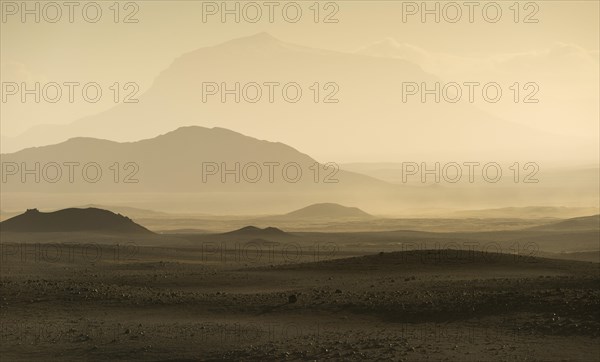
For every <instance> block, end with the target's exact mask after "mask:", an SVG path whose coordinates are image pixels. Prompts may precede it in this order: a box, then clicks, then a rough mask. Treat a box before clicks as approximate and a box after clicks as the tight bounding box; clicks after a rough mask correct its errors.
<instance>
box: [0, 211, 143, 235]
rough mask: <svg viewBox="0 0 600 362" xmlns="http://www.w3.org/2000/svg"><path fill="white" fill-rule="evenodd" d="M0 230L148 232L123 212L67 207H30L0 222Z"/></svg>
mask: <svg viewBox="0 0 600 362" xmlns="http://www.w3.org/2000/svg"><path fill="white" fill-rule="evenodd" d="M0 230H1V231H12V232H81V231H87V232H99V233H109V234H110V233H119V234H120V233H123V234H144V233H148V234H151V233H152V232H151V231H150V230H148V229H146V228H145V227H143V226H141V225H138V224H136V223H134V222H133V221H131V219H129V218H128V217H126V216H123V215H120V214H115V213H112V212H110V211H108V210H102V209H96V208H87V209H77V208H70V209H64V210H59V211H54V212H40V211H38V210H37V209H29V210H27V211H26V212H25V213H23V214H21V215H18V216H15V217H13V218H10V219H8V220H6V221H3V222H2V223H0Z"/></svg>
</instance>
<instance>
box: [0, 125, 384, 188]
mask: <svg viewBox="0 0 600 362" xmlns="http://www.w3.org/2000/svg"><path fill="white" fill-rule="evenodd" d="M1 158H2V162H15V163H17V164H22V163H23V162H24V163H25V164H26V165H29V164H32V165H33V164H35V163H36V162H39V163H40V164H42V165H45V164H49V163H52V162H55V163H58V164H63V163H65V162H79V164H80V166H79V167H78V168H76V169H75V177H76V179H75V182H69V177H68V170H67V169H66V168H63V171H62V172H63V174H62V177H61V178H60V179H59V180H58V181H56V182H47V181H46V180H45V179H43V180H41V182H39V183H36V182H34V181H33V176H30V177H29V178H28V182H21V178H20V177H18V175H16V176H9V177H8V178H7V182H5V183H3V185H2V187H3V192H11V191H28V192H53V193H55V192H67V193H72V192H106V191H123V192H207V191H228V190H234V191H275V190H278V191H282V190H292V191H294V192H299V191H315V190H324V191H326V192H332V191H333V192H336V191H340V190H343V189H346V190H357V188H360V187H373V188H377V189H382V188H384V189H385V187H386V186H390V185H388V184H387V183H385V182H383V181H379V180H376V179H374V178H371V177H368V176H364V175H361V174H357V173H353V172H348V171H342V170H339V171H338V172H337V173H336V174H335V176H334V178H335V179H336V180H337V181H338V182H336V183H326V182H324V181H325V177H326V176H327V175H330V173H331V172H333V170H331V169H327V170H325V168H324V166H321V173H320V179H319V180H318V181H319V182H315V181H314V177H313V176H314V175H313V174H312V171H311V167H313V168H314V167H315V165H316V164H317V161H316V160H314V159H313V158H311V157H310V156H308V155H306V154H304V153H302V152H299V151H298V150H296V149H294V148H292V147H290V146H288V145H285V144H283V143H279V142H270V141H264V140H259V139H256V138H253V137H248V136H245V135H242V134H240V133H237V132H234V131H231V130H227V129H224V128H205V127H199V126H190V127H181V128H178V129H176V130H174V131H171V132H168V133H166V134H163V135H160V136H157V137H154V138H151V139H145V140H141V141H137V142H130V143H119V142H113V141H107V140H99V139H94V138H83V137H79V138H73V139H70V140H68V141H65V142H63V143H60V144H56V145H51V146H43V147H35V148H28V149H25V150H22V151H19V152H16V153H12V154H2V156H1ZM92 161H93V162H95V163H96V164H97V165H98V167H95V168H93V170H91V171H89V172H88V173H89V174H90V175H92V177H95V175H96V173H95V172H96V169H97V168H99V169H100V170H101V172H102V177H101V178H100V179H99V180H98V181H95V182H87V181H86V180H85V179H84V178H83V177H82V168H83V167H84V165H86V164H90V162H92ZM115 163H117V164H118V167H119V168H120V170H119V173H118V175H117V182H115V175H116V173H115V171H114V166H113V165H115ZM266 163H270V164H272V165H273V164H276V165H275V166H272V167H273V172H272V174H273V176H272V180H271V179H270V173H271V172H270V171H269V168H268V166H265V164H266ZM208 164H210V167H211V168H213V169H212V170H210V171H209V168H208V166H206V168H205V166H203V165H208ZM236 165H237V166H236ZM247 165H251V166H250V167H249V168H247ZM286 165H294V168H293V169H292V170H288V171H287V172H286V173H285V174H284V171H283V170H284V167H285V166H286ZM236 167H237V170H236ZM298 168H299V169H300V173H299V174H296V173H295V172H296V170H297V169H298ZM226 170H228V173H226ZM231 170H234V171H231ZM287 175H290V176H289V177H290V178H292V177H294V178H296V176H297V175H300V176H299V177H298V179H294V182H290V181H288V180H289V178H288V179H286V178H285V177H287ZM271 181H272V182H271Z"/></svg>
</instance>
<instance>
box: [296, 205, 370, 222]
mask: <svg viewBox="0 0 600 362" xmlns="http://www.w3.org/2000/svg"><path fill="white" fill-rule="evenodd" d="M284 217H285V218H298V219H311V218H334V219H336V218H367V217H371V215H369V214H367V213H366V212H364V211H362V210H361V209H359V208H357V207H347V206H342V205H340V204H335V203H321V204H313V205H309V206H307V207H304V208H302V209H299V210H296V211H292V212H290V213H288V214H285V215H284Z"/></svg>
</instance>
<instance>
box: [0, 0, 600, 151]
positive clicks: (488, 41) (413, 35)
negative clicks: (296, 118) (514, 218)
mask: <svg viewBox="0 0 600 362" xmlns="http://www.w3.org/2000/svg"><path fill="white" fill-rule="evenodd" d="M1 3H2V9H3V19H2V23H1V36H0V38H1V48H0V49H1V57H0V61H1V63H2V81H31V82H32V81H41V82H49V81H57V82H64V81H80V82H82V83H84V82H90V81H94V82H98V83H102V84H112V83H114V82H122V83H124V82H136V83H138V84H139V85H140V86H141V92H140V94H141V93H143V91H144V90H145V89H147V88H148V87H149V86H150V85H151V83H152V82H153V80H154V79H155V77H156V76H158V74H159V73H160V72H161V71H163V70H164V69H166V68H168V67H169V65H170V64H171V63H172V62H173V61H174V60H175V59H176V58H178V57H180V56H181V55H183V54H185V53H187V52H190V51H193V50H195V49H198V48H202V47H206V46H212V45H216V44H219V43H222V42H225V41H228V40H231V39H235V38H239V37H244V36H248V35H252V34H255V33H258V32H268V33H269V34H271V35H273V36H274V37H276V38H278V39H280V40H282V41H284V42H286V43H294V44H301V45H304V46H307V47H311V48H322V49H330V50H336V51H343V52H355V51H357V50H359V49H364V48H365V47H369V46H370V45H372V44H374V43H377V42H380V41H382V40H384V39H393V42H395V43H397V44H401V45H409V46H411V47H416V48H417V49H418V50H419V51H423V52H424V53H426V54H427V57H428V59H434V60H436V62H437V64H436V65H435V66H434V67H433V69H428V66H430V67H431V64H430V63H426V62H423V64H419V61H422V59H409V60H410V61H414V62H416V63H417V64H418V65H419V66H421V67H422V68H424V69H425V70H426V71H429V72H432V73H434V74H435V75H436V76H439V77H441V78H442V79H443V78H448V77H449V76H450V77H451V76H452V74H454V73H450V75H449V74H448V69H449V67H450V66H451V63H452V61H454V63H457V64H463V65H464V66H463V69H457V70H456V74H457V77H459V76H460V77H463V78H464V77H465V71H466V70H469V69H470V67H471V65H470V64H467V62H463V61H462V59H471V60H473V59H474V61H475V62H476V63H477V62H479V63H481V62H486V61H487V62H490V61H491V62H496V61H498V60H503V59H506V58H510V57H512V56H514V55H515V54H521V55H523V54H524V55H527V56H532V59H537V58H536V57H537V56H539V57H542V58H543V57H545V56H546V55H547V56H548V57H549V58H551V57H552V56H554V54H553V52H556V51H558V52H560V51H563V49H567V50H566V51H569V52H572V53H573V54H574V55H573V57H576V58H577V57H580V58H585V59H583V60H582V59H579V58H577V59H574V60H573V63H568V64H565V67H566V68H564V69H562V71H563V74H562V76H563V77H565V78H567V79H569V80H570V79H575V80H574V81H573V84H569V85H567V86H565V88H564V89H562V88H561V89H553V92H552V94H551V95H549V96H548V97H547V99H548V100H553V101H554V102H556V99H559V98H561V97H562V96H563V94H561V92H563V93H564V97H565V98H577V100H576V101H573V102H574V103H573V104H570V105H569V106H570V107H573V108H578V109H583V111H582V112H587V114H585V115H583V116H582V117H581V118H585V117H588V118H590V117H591V118H592V119H593V117H595V116H596V115H595V114H590V113H589V112H588V111H587V109H592V107H590V103H589V102H588V103H587V104H586V106H584V107H575V106H574V104H576V103H577V102H580V100H579V98H586V97H595V96H596V93H595V92H597V87H596V86H597V84H598V79H597V77H598V75H597V74H598V73H597V70H596V73H591V74H590V77H591V78H589V83H586V84H584V82H585V80H581V81H580V79H579V78H581V79H583V78H585V77H586V75H587V74H589V72H590V71H592V72H593V69H594V68H597V63H598V44H599V41H600V40H599V33H600V31H599V15H598V14H599V2H598V1H536V2H531V3H533V4H535V6H536V7H537V9H538V10H537V13H536V14H535V16H534V18H535V19H538V20H539V21H538V22H537V23H523V22H522V19H524V17H525V16H526V15H527V14H528V13H530V12H531V11H532V10H533V7H531V8H528V9H524V8H520V13H519V19H520V21H519V22H518V23H515V22H514V20H513V16H514V13H513V12H512V11H511V9H510V7H511V6H512V5H513V3H514V2H513V1H497V2H496V3H497V4H500V7H501V9H502V10H503V13H502V16H501V18H500V20H499V21H498V22H497V23H490V22H487V21H485V19H484V18H483V17H482V15H481V10H480V9H481V7H482V6H483V5H485V4H487V3H490V2H481V3H480V5H478V7H477V8H475V13H474V22H473V23H470V22H469V21H468V14H467V13H466V11H467V9H466V8H464V7H462V10H463V14H462V18H461V20H460V21H458V22H457V23H448V22H446V21H444V20H443V19H442V20H441V22H440V23H435V22H434V21H432V17H431V16H430V17H429V18H428V19H429V20H428V21H427V22H426V23H422V22H421V20H420V18H419V15H415V16H411V17H408V18H407V21H406V22H403V16H402V14H403V13H402V11H403V6H406V3H408V2H395V1H335V2H330V3H331V4H333V5H331V4H330V5H327V7H326V4H328V2H321V3H320V5H321V6H320V7H319V8H320V13H319V15H320V19H323V18H324V17H325V16H326V14H328V13H331V12H332V11H337V12H336V14H335V15H334V17H333V19H337V20H338V21H337V23H322V22H320V23H315V22H314V19H313V16H314V12H313V11H312V10H311V6H314V3H315V2H313V1H298V2H297V3H298V4H300V7H301V9H302V10H303V14H302V17H301V18H300V20H299V21H298V22H297V23H290V22H287V21H285V20H284V19H283V17H282V16H281V11H280V10H279V9H281V7H282V6H283V5H284V4H286V2H280V3H278V4H279V5H278V7H277V8H276V9H275V13H274V14H275V15H274V16H275V17H274V22H273V23H270V22H269V21H268V15H267V13H266V12H267V10H266V9H267V8H266V7H264V6H262V5H261V4H263V3H264V2H261V1H258V2H256V3H257V4H259V5H261V8H262V9H263V16H262V18H261V20H259V21H258V22H257V23H255V24H251V23H247V22H245V21H243V20H242V21H241V22H240V23H235V22H233V21H231V17H230V18H229V19H230V20H229V21H227V22H226V23H222V22H221V21H220V19H219V16H218V15H214V16H210V17H208V18H207V22H203V17H202V14H203V6H204V7H205V6H207V5H206V3H208V2H201V1H135V2H132V3H133V4H134V5H130V7H129V8H127V9H125V8H124V4H125V3H126V2H121V4H122V7H121V8H120V13H119V18H120V19H121V20H122V18H123V17H124V16H125V15H126V14H127V13H129V12H130V11H133V10H135V9H137V12H136V14H135V16H134V19H137V20H138V22H137V23H122V22H120V23H115V22H114V20H113V16H114V13H113V12H112V11H111V9H110V8H109V7H110V6H111V5H112V4H113V2H112V1H99V2H98V3H99V4H100V6H101V8H102V10H103V14H102V17H101V18H100V20H99V21H98V22H97V23H89V22H86V21H84V20H83V18H82V16H81V10H80V8H81V6H79V7H78V8H76V10H75V12H74V22H73V23H70V22H69V21H68V16H67V14H66V9H65V8H63V15H62V18H61V20H59V21H58V22H57V23H47V22H45V21H43V20H42V21H41V22H40V23H39V24H38V23H35V22H33V21H32V19H33V17H32V16H29V17H28V18H27V19H28V21H26V22H25V23H22V22H21V20H20V17H19V14H17V15H10V14H6V9H7V8H6V6H7V3H14V2H10V1H1ZM16 3H17V4H20V3H21V2H16ZM27 3H28V4H29V5H28V6H31V7H33V6H34V4H35V3H36V2H35V1H30V2H27ZM220 3H221V2H220V1H219V2H217V4H220ZM233 3H235V2H232V1H229V2H228V4H229V5H230V6H233V5H232V4H233ZM420 3H421V2H420V1H419V2H417V4H420ZM435 3H436V2H427V4H429V6H432V7H433V6H435ZM446 3H447V2H439V4H440V6H444V5H445V4H446ZM462 3H463V2H458V4H462ZM40 4H41V6H44V2H41V3H40ZM79 4H80V5H81V4H85V2H82V3H79ZM241 4H242V5H241V6H243V5H244V3H243V2H241ZM520 4H521V5H522V6H524V4H525V2H520ZM532 54H533V55H532ZM457 59H458V61H457ZM490 59H491V60H490ZM240 61H243V59H240ZM535 61H536V60H533V62H534V63H532V64H529V66H530V67H532V68H536V67H538V64H536V63H535ZM544 62H546V60H544ZM548 62H549V63H551V62H552V59H550V60H549V61H548ZM578 62H580V63H582V64H584V65H583V66H579V65H578V64H579V63H578ZM479 63H477V64H479ZM573 64H575V66H573ZM436 67H437V68H436ZM567 67H568V69H567ZM575 68H577V69H575ZM465 69H466V70H465ZM510 69H512V68H510ZM519 69H520V70H519V71H518V72H517V71H515V73H514V76H513V78H515V77H516V78H518V79H517V80H519V79H521V78H519V77H523V76H526V74H527V73H526V72H525V73H524V72H523V69H524V68H523V67H522V66H521V67H520V68H519ZM590 69H591V70H590ZM445 70H446V73H444V71H445ZM547 70H548V72H547V73H548V74H550V75H548V79H545V80H541V81H548V82H551V81H553V82H554V83H552V84H551V85H549V86H548V88H552V87H554V88H556V84H559V85H560V84H562V80H561V79H560V77H559V78H557V79H554V77H553V75H552V74H554V73H556V72H554V68H553V67H552V66H548V69H547ZM454 71H455V70H453V69H452V70H451V72H454ZM483 71H484V72H485V71H486V70H485V69H483ZM511 71H512V70H511ZM461 72H462V73H461ZM571 72H574V73H573V74H574V75H572V74H571ZM524 74H525V75H524ZM505 75H506V76H510V75H511V74H505ZM558 75H559V76H560V74H558ZM477 76H479V77H480V76H481V74H478V75H477ZM492 76H493V77H501V75H500V73H493V75H492ZM463 78H457V79H456V80H461V79H463ZM513 78H511V79H513ZM551 78H552V79H551ZM507 79H508V78H507ZM573 92H575V93H577V94H573ZM109 98H110V97H104V98H103V100H102V101H101V102H99V103H97V104H90V103H86V102H75V103H73V104H69V103H66V104H65V102H59V103H57V104H44V103H42V104H20V103H19V102H7V103H2V112H1V116H2V125H1V131H2V135H3V136H5V137H13V136H17V135H18V134H20V133H22V132H24V131H26V130H27V129H29V128H30V127H32V126H35V125H38V124H47V123H51V124H65V123H70V122H73V121H76V120H77V119H79V118H81V117H83V116H86V115H93V114H96V113H98V112H99V111H101V110H105V109H109V108H111V107H113V106H114V104H113V103H112V102H110V100H109ZM592 106H593V104H592ZM586 107H588V108H586ZM530 109H532V108H530ZM565 109H568V108H565ZM596 109H597V107H596ZM496 111H497V113H496V115H497V116H506V117H516V116H515V115H517V114H518V113H519V112H521V110H520V109H513V108H510V107H506V108H504V109H502V110H498V109H496V110H491V112H492V113H493V112H496ZM557 112H558V111H557V110H552V111H551V112H548V113H549V114H552V113H553V114H557ZM569 112H570V113H569ZM558 113H560V112H558ZM565 113H567V114H573V113H572V112H571V111H570V110H565ZM522 114H526V113H522ZM538 115H539V113H538ZM528 118H532V117H528ZM577 118H580V117H578V116H577ZM531 122H532V123H531V124H530V125H532V126H534V127H541V128H543V127H545V126H547V127H548V129H547V130H548V131H552V132H561V131H563V130H564V131H565V132H567V133H569V132H570V130H569V129H567V128H566V127H567V126H566V124H561V123H560V121H559V120H554V121H548V122H545V120H544V119H542V118H541V117H538V120H533V121H531ZM586 122H588V123H589V120H588V121H586ZM545 123H547V124H545ZM211 126H213V124H211ZM582 127H583V128H580V130H579V131H577V130H575V131H573V132H574V133H577V132H579V133H581V134H586V133H589V129H586V128H585V127H586V126H585V125H583V126H582ZM281 138H282V139H283V141H285V140H286V139H285V137H281ZM314 152H317V153H318V152H319V150H315V151H314Z"/></svg>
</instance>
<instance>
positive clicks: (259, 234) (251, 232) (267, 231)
mask: <svg viewBox="0 0 600 362" xmlns="http://www.w3.org/2000/svg"><path fill="white" fill-rule="evenodd" d="M221 235H229V236H243V237H255V238H264V237H273V236H286V235H288V234H287V233H286V232H285V231H283V230H281V229H278V228H274V227H266V228H264V229H261V228H257V227H256V226H246V227H243V228H241V229H238V230H234V231H230V232H226V233H223V234H221Z"/></svg>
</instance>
